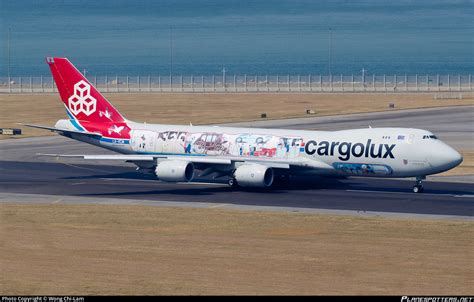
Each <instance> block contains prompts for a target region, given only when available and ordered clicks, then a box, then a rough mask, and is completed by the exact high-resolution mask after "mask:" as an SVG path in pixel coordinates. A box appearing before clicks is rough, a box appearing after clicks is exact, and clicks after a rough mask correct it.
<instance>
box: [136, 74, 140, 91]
mask: <svg viewBox="0 0 474 302" xmlns="http://www.w3.org/2000/svg"><path fill="white" fill-rule="evenodd" d="M137 82H138V92H140V91H141V88H140V76H137Z"/></svg>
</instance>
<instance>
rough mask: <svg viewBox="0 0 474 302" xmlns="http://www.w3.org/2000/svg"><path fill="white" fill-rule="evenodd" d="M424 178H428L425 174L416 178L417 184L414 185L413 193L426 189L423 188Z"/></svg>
mask: <svg viewBox="0 0 474 302" xmlns="http://www.w3.org/2000/svg"><path fill="white" fill-rule="evenodd" d="M423 179H426V177H425V176H419V177H417V178H416V184H415V185H414V186H413V193H423V191H424V190H425V189H424V188H423V183H422V181H423Z"/></svg>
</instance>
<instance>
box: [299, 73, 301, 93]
mask: <svg viewBox="0 0 474 302" xmlns="http://www.w3.org/2000/svg"><path fill="white" fill-rule="evenodd" d="M298 91H299V92H301V78H300V75H298Z"/></svg>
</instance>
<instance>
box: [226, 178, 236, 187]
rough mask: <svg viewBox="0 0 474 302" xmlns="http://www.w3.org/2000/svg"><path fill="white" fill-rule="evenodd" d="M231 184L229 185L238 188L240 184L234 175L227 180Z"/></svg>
mask: <svg viewBox="0 0 474 302" xmlns="http://www.w3.org/2000/svg"><path fill="white" fill-rule="evenodd" d="M227 183H228V184H229V186H230V187H231V188H232V189H236V188H237V187H238V184H237V179H235V178H234V177H232V178H231V179H229V181H228V182H227Z"/></svg>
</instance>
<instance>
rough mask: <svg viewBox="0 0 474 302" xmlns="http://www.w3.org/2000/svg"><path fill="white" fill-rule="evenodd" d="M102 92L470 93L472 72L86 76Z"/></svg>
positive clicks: (31, 81) (41, 84)
mask: <svg viewBox="0 0 474 302" xmlns="http://www.w3.org/2000/svg"><path fill="white" fill-rule="evenodd" d="M87 78H88V80H89V81H90V82H91V83H92V84H94V86H95V87H97V88H98V89H99V91H101V92H113V93H128V92H198V93H199V92H201V93H202V92H206V93H212V92H229V93H232V92H240V93H242V92H244V93H245V92H274V93H278V92H281V93H284V92H315V93H316V92H326V93H327V92H387V93H388V92H391V93H393V92H471V91H473V90H472V75H401V76H400V75H370V76H369V75H365V76H362V75H349V76H344V75H332V76H331V75H329V76H322V75H316V76H313V75H305V76H302V75H295V76H292V75H284V76H281V75H272V76H270V75H264V76H250V75H225V76H172V77H170V76H88V77H87ZM52 92H57V88H56V87H55V84H54V81H53V79H52V77H0V93H52Z"/></svg>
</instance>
